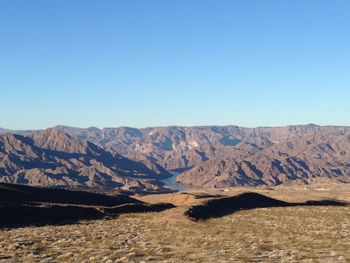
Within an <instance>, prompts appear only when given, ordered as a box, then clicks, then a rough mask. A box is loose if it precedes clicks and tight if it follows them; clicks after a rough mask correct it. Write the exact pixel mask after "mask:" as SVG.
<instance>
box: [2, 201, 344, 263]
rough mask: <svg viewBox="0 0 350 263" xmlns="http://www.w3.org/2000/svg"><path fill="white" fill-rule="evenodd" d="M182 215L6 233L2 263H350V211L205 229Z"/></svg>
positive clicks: (265, 212)
mask: <svg viewBox="0 0 350 263" xmlns="http://www.w3.org/2000/svg"><path fill="white" fill-rule="evenodd" d="M289 198H291V197H289ZM294 198H300V196H298V197H294ZM304 198H305V196H304ZM298 201H299V200H298ZM301 201H303V200H301ZM185 209H186V207H178V208H175V209H171V210H168V211H164V212H161V213H145V214H126V215H121V216H120V217H118V218H116V219H112V220H97V221H90V222H82V223H81V224H75V225H66V226H47V227H29V228H22V229H12V230H1V231H0V262H21V261H23V262H108V263H111V262H142V261H144V262H350V207H286V208H262V209H256V210H250V211H241V212H238V213H235V214H232V215H229V216H225V217H222V218H216V219H210V220H208V221H205V222H192V221H190V220H188V219H187V218H186V217H184V216H183V212H184V211H185Z"/></svg>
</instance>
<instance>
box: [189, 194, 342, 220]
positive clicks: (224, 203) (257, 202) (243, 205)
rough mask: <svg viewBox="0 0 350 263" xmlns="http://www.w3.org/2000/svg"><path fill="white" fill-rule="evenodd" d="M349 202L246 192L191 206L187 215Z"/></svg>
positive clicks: (205, 216)
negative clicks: (298, 200) (294, 200)
mask: <svg viewBox="0 0 350 263" xmlns="http://www.w3.org/2000/svg"><path fill="white" fill-rule="evenodd" d="M346 205H348V204H347V203H343V202H339V201H334V200H321V201H306V202H303V203H289V202H285V201H281V200H277V199H274V198H271V197H268V196H264V195H262V194H258V193H244V194H240V195H237V196H234V197H224V198H219V199H212V200H209V201H207V202H205V203H204V204H202V205H196V206H192V207H190V208H189V209H188V210H187V211H186V212H185V215H186V216H188V217H189V218H190V219H192V220H195V221H197V220H206V219H209V218H216V217H222V216H225V215H229V214H232V213H235V212H237V211H240V210H250V209H255V208H269V207H289V206H346Z"/></svg>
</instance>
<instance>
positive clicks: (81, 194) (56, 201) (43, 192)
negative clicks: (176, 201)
mask: <svg viewBox="0 0 350 263" xmlns="http://www.w3.org/2000/svg"><path fill="white" fill-rule="evenodd" d="M173 207H174V205H172V204H167V203H160V204H147V203H144V202H141V201H139V200H136V199H134V198H131V197H129V196H126V195H122V194H114V195H105V194H99V193H93V192H87V191H76V190H65V189H56V188H42V187H31V186H24V185H16V184H6V183H0V214H1V216H0V228H4V227H5V228H13V227H26V226H44V225H63V224H71V223H76V222H78V221H79V220H93V219H102V218H110V217H116V216H117V215H118V214H122V213H141V212H160V211H164V210H166V209H169V208H173Z"/></svg>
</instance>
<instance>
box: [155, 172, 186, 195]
mask: <svg viewBox="0 0 350 263" xmlns="http://www.w3.org/2000/svg"><path fill="white" fill-rule="evenodd" d="M170 173H171V174H172V176H171V177H169V178H166V179H163V180H160V181H161V182H163V183H164V184H166V185H168V186H170V188H171V189H172V190H176V191H181V190H184V188H185V187H184V185H182V184H179V183H177V182H176V177H177V176H178V175H179V174H180V173H179V172H170Z"/></svg>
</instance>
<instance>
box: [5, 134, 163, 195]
mask: <svg viewBox="0 0 350 263" xmlns="http://www.w3.org/2000/svg"><path fill="white" fill-rule="evenodd" d="M160 177H161V175H160V174H158V173H156V172H154V171H152V170H150V169H148V168H147V167H146V166H145V165H144V164H142V163H139V162H136V161H132V160H130V159H128V158H125V157H123V156H121V155H119V154H112V153H111V152H108V151H105V150H103V149H102V148H100V147H98V146H96V145H94V144H93V143H91V142H88V141H78V140H76V139H74V138H72V137H71V136H69V135H67V134H65V133H63V132H61V131H60V130H58V129H48V130H46V131H43V132H39V131H38V132H33V133H32V134H31V135H30V136H28V137H25V136H21V135H15V134H11V133H6V134H1V135H0V182H7V183H22V184H23V183H24V184H31V185H45V186H62V187H83V188H84V187H89V188H103V189H114V188H119V187H122V188H125V189H135V190H149V191H153V190H154V191H156V190H160V189H162V186H161V184H160V183H158V181H157V180H156V179H158V178H160Z"/></svg>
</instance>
